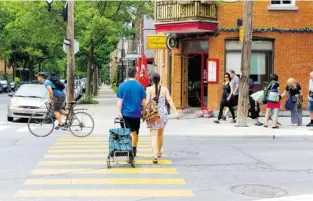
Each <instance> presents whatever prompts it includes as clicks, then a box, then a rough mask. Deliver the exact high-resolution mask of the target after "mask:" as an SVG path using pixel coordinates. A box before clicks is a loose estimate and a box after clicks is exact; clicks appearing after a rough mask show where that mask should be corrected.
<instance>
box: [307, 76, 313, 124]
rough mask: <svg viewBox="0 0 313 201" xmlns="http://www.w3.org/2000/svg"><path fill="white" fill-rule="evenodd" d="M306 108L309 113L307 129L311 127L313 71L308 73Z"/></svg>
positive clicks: (312, 122) (312, 117)
mask: <svg viewBox="0 0 313 201" xmlns="http://www.w3.org/2000/svg"><path fill="white" fill-rule="evenodd" d="M308 100H309V101H308V108H309V111H310V120H311V121H310V123H309V124H308V125H306V126H307V127H310V126H313V71H312V72H311V73H310V80H309V94H308Z"/></svg>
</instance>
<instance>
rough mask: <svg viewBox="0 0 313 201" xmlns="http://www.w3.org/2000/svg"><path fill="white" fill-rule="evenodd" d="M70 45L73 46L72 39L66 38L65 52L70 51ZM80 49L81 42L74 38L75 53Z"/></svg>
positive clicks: (64, 43)
mask: <svg viewBox="0 0 313 201" xmlns="http://www.w3.org/2000/svg"><path fill="white" fill-rule="evenodd" d="M70 46H71V43H70V40H68V39H64V42H63V51H64V52H65V53H68V51H69V47H70ZM78 51H79V43H78V42H77V41H76V40H75V39H74V54H77V52H78Z"/></svg>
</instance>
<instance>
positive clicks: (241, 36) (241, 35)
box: [239, 27, 244, 43]
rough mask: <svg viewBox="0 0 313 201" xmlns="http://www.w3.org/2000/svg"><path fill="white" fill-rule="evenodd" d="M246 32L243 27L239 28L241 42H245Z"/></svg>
mask: <svg viewBox="0 0 313 201" xmlns="http://www.w3.org/2000/svg"><path fill="white" fill-rule="evenodd" d="M243 36H244V30H243V27H240V28H239V42H241V43H242V42H243Z"/></svg>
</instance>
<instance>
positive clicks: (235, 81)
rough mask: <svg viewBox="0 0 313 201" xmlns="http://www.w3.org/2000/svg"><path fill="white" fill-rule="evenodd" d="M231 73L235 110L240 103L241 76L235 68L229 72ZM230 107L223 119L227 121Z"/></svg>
mask: <svg viewBox="0 0 313 201" xmlns="http://www.w3.org/2000/svg"><path fill="white" fill-rule="evenodd" d="M228 74H229V75H230V81H231V85H232V92H231V96H232V102H231V103H232V109H233V110H234V107H236V106H237V105H238V97H239V77H238V76H237V75H236V73H235V71H234V70H230V71H229V73H228ZM229 111H230V110H229V107H228V108H226V109H225V112H224V115H223V116H222V119H223V120H224V121H226V117H227V116H228V112H229Z"/></svg>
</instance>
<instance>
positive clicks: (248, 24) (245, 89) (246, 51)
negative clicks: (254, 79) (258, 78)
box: [237, 1, 253, 127]
mask: <svg viewBox="0 0 313 201" xmlns="http://www.w3.org/2000/svg"><path fill="white" fill-rule="evenodd" d="M252 20H253V1H244V18H243V29H244V37H243V44H242V53H241V77H240V82H239V100H238V110H237V113H238V121H237V126H238V127H247V116H248V110H249V76H250V57H251V44H252Z"/></svg>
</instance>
